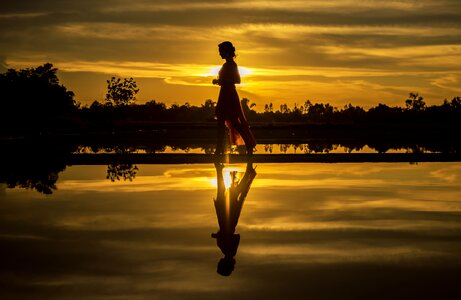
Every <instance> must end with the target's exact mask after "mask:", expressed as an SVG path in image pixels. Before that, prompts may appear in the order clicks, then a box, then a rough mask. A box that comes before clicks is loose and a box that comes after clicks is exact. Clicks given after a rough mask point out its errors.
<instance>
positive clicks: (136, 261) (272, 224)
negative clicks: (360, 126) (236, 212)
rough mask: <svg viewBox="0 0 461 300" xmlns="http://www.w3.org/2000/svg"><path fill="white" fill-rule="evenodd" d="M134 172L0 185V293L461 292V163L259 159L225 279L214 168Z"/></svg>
mask: <svg viewBox="0 0 461 300" xmlns="http://www.w3.org/2000/svg"><path fill="white" fill-rule="evenodd" d="M137 167H138V170H137V171H136V172H135V176H133V177H131V178H128V179H127V180H123V177H120V178H119V179H118V180H117V178H112V180H113V181H112V180H110V178H109V179H107V178H106V175H107V168H108V167H107V166H73V167H67V168H66V169H65V171H64V172H62V173H59V175H58V176H59V179H58V180H57V183H56V187H57V189H56V190H53V193H52V194H51V195H45V194H43V193H39V192H37V191H36V190H30V189H23V188H12V189H10V188H7V187H6V186H5V184H1V186H0V246H1V249H2V253H3V255H2V262H1V266H2V267H1V268H0V296H2V299H13V298H14V299H114V298H117V299H216V298H219V299H280V298H285V299H299V298H304V299H361V298H363V299H365V298H366V299H404V298H413V299H459V297H460V296H461V292H460V290H459V288H458V287H457V286H458V282H459V278H461V277H460V276H461V258H460V255H459V253H460V250H461V189H460V187H461V163H424V164H406V163H392V164H385V163H382V164H379V163H375V164H371V163H363V164H260V165H258V166H256V172H257V175H256V177H255V178H254V180H253V182H252V184H251V188H250V190H249V192H248V195H247V197H246V199H245V202H244V205H243V208H242V211H241V215H240V218H239V219H238V225H237V228H236V232H237V233H238V234H240V244H239V246H238V250H237V255H236V256H235V260H236V264H235V269H234V271H233V272H232V274H231V275H230V276H227V277H226V276H221V275H219V274H218V273H217V271H216V270H217V263H218V261H219V260H220V259H221V258H222V257H223V253H222V252H221V251H220V249H219V248H218V247H217V243H216V240H215V239H213V238H211V233H215V232H217V230H218V229H219V228H218V219H217V215H216V211H215V207H214V204H213V201H214V200H213V199H215V198H216V197H217V190H216V188H217V184H216V169H215V166H214V165H138V166H137ZM225 167H226V168H225V169H224V173H226V172H227V173H229V172H232V171H235V172H237V173H234V174H237V175H238V176H242V174H243V171H244V170H245V165H226V166H225ZM226 176H228V175H226ZM226 176H225V177H226ZM226 178H227V177H226ZM130 179H131V181H130ZM226 180H227V179H226Z"/></svg>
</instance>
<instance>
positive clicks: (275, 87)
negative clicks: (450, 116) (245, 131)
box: [0, 0, 461, 110]
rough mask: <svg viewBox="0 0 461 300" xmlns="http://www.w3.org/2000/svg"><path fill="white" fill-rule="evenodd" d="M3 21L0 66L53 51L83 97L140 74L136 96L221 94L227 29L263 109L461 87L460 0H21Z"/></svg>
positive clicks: (433, 97) (395, 98)
mask: <svg viewBox="0 0 461 300" xmlns="http://www.w3.org/2000/svg"><path fill="white" fill-rule="evenodd" d="M3 2H5V1H3ZM0 28H1V29H0V69H1V70H0V71H2V72H3V71H5V70H6V68H9V67H12V68H20V67H32V66H37V65H40V64H42V63H45V62H51V63H53V64H54V65H55V66H56V67H57V68H59V70H60V73H59V76H60V78H61V81H62V83H63V84H64V85H65V86H66V87H67V88H69V89H70V90H72V91H74V92H75V94H76V99H77V100H79V101H81V102H82V103H84V104H86V103H91V102H92V101H93V100H95V99H97V100H103V98H104V95H105V85H106V82H105V81H106V80H107V79H108V78H110V77H111V76H121V77H134V78H135V79H136V81H137V82H138V85H139V87H140V89H141V91H140V93H139V95H138V102H139V103H142V102H144V101H147V100H152V99H155V100H157V101H163V102H166V103H167V104H172V103H177V104H183V103H185V102H189V103H191V104H195V105H198V104H201V103H203V102H204V101H205V99H214V100H216V99H217V94H218V88H217V87H215V86H212V85H211V84H210V82H211V79H212V75H213V73H215V72H216V67H217V66H220V65H221V64H222V63H223V62H222V60H221V59H220V57H219V55H218V51H217V44H218V43H220V42H222V41H225V40H230V41H232V42H233V43H234V45H235V46H236V48H237V55H238V57H237V63H238V64H239V66H240V67H244V68H246V70H247V71H248V73H249V74H248V75H247V76H244V77H243V82H242V83H243V84H242V85H241V86H240V87H239V93H240V95H241V97H247V98H249V99H250V100H252V101H253V102H255V103H256V104H257V106H256V109H257V110H262V109H263V107H264V104H265V103H269V102H273V103H274V107H275V108H278V106H279V104H281V103H287V104H289V106H292V105H293V104H294V103H298V104H303V103H304V101H305V100H307V99H310V100H311V101H315V102H329V103H331V104H333V105H335V106H339V107H341V106H343V105H344V104H347V103H350V102H351V103H353V104H355V105H361V106H365V107H370V106H373V105H376V104H378V103H379V102H382V103H386V104H389V105H402V106H403V104H404V100H405V99H406V96H407V95H408V93H409V92H411V91H417V92H419V93H420V94H422V95H423V96H424V97H425V99H426V100H427V102H428V103H429V104H440V103H441V102H442V101H443V99H444V98H448V99H451V98H452V97H454V96H461V2H460V1H459V0H437V1H436V0H401V1H374V0H365V1H360V2H357V1H351V0H336V1H331V0H321V1H320V0H315V1H291V0H288V1H274V0H272V1H258V0H255V1H253V0H235V1H229V0H226V1H221V0H213V1H207V0H205V1H192V0H187V1H186V0H154V1H152V0H150V1H147V0H132V1H120V0H107V1H90V0H81V1H62V0H42V1H36V0H23V1H7V2H5V3H2V5H1V7H0Z"/></svg>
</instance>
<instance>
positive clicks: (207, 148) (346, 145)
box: [75, 140, 461, 154]
mask: <svg viewBox="0 0 461 300" xmlns="http://www.w3.org/2000/svg"><path fill="white" fill-rule="evenodd" d="M215 147H216V145H214V144H210V145H191V146H186V145H174V144H172V145H171V144H170V145H165V144H156V145H153V146H152V145H145V146H143V145H140V144H138V145H136V146H132V147H125V148H124V149H125V150H120V147H118V146H116V147H107V146H106V147H98V146H79V147H78V148H77V150H76V152H75V153H93V154H97V153H116V154H123V153H146V154H155V153H165V152H169V151H171V152H183V153H190V152H194V153H195V152H197V153H204V154H213V153H214V151H215ZM364 148H368V149H369V150H371V151H375V152H377V153H386V152H389V151H399V152H406V153H424V152H438V153H459V152H460V151H461V142H459V143H457V144H456V143H453V142H452V141H447V143H446V144H443V143H440V142H439V141H435V142H430V141H428V142H420V143H417V142H412V141H370V142H362V141H344V142H339V143H338V142H334V141H331V140H314V141H309V142H308V143H283V144H279V143H277V144H263V145H261V147H260V148H259V149H258V151H264V152H263V153H265V154H272V153H300V154H301V153H305V154H309V153H330V152H333V151H338V150H339V149H342V150H343V151H344V152H346V153H353V152H360V151H362V150H364ZM240 152H242V153H243V154H245V148H244V147H236V148H232V150H231V153H236V154H239V153H240Z"/></svg>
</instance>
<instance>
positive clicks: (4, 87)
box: [0, 63, 77, 130]
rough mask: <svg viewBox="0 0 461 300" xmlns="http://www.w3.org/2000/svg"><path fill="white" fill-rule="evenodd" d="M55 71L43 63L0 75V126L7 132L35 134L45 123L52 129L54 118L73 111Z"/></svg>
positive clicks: (68, 93)
mask: <svg viewBox="0 0 461 300" xmlns="http://www.w3.org/2000/svg"><path fill="white" fill-rule="evenodd" d="M57 70H58V69H56V68H54V67H53V65H52V64H50V63H46V64H44V65H42V66H39V67H37V68H27V69H21V70H15V69H9V70H8V71H7V72H6V73H3V74H0V91H1V93H2V96H1V98H0V119H1V120H0V122H1V121H4V122H5V123H8V124H9V125H10V128H15V127H16V126H23V127H24V128H27V129H31V130H37V129H38V128H39V127H43V126H45V125H46V124H49V123H50V124H51V125H54V126H56V125H57V124H54V123H53V122H54V120H55V119H56V118H60V119H62V118H63V117H64V116H65V115H67V114H70V113H73V112H74V111H76V109H77V106H76V102H75V101H74V93H73V92H71V91H68V90H67V89H66V88H65V87H64V86H63V85H61V84H59V79H58V77H57ZM32 125H33V126H32ZM60 125H61V126H62V124H60Z"/></svg>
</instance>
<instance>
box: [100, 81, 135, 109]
mask: <svg viewBox="0 0 461 300" xmlns="http://www.w3.org/2000/svg"><path fill="white" fill-rule="evenodd" d="M138 92H139V89H138V85H137V84H136V81H135V80H134V79H133V78H123V80H122V79H121V78H116V77H112V78H111V79H110V80H107V93H106V99H105V100H106V105H112V106H122V105H129V104H133V103H134V101H135V100H136V94H137V93H138Z"/></svg>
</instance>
